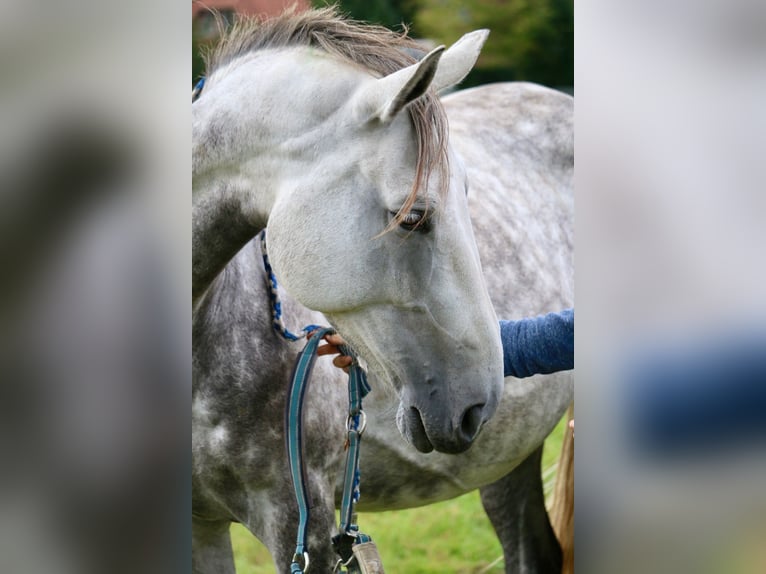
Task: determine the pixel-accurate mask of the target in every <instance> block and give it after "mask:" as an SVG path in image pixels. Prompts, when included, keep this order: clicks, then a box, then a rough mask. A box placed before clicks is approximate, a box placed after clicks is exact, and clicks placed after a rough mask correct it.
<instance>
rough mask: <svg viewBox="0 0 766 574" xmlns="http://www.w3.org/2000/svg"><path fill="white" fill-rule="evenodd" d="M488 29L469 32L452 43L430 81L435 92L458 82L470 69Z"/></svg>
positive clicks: (485, 38) (485, 39)
mask: <svg viewBox="0 0 766 574" xmlns="http://www.w3.org/2000/svg"><path fill="white" fill-rule="evenodd" d="M487 36H489V30H475V31H474V32H469V33H468V34H466V35H465V36H463V37H462V38H460V40H458V41H457V42H455V43H454V44H452V46H450V48H449V50H447V51H446V52H444V56H443V57H442V59H441V61H440V62H439V69H438V70H436V76H435V77H434V80H433V82H432V84H431V85H432V86H433V88H434V90H436V91H437V92H438V91H439V90H443V89H444V88H449V87H451V86H454V85H455V84H458V83H460V82H461V81H462V80H463V78H465V77H466V76H467V75H468V72H470V71H471V68H473V66H474V64H475V63H476V59H477V58H478V57H479V52H481V48H482V46H484V42H486V41H487Z"/></svg>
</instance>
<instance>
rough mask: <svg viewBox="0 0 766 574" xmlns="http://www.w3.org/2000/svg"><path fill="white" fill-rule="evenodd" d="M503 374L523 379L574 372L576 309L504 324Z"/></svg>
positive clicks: (501, 333) (502, 334)
mask: <svg viewBox="0 0 766 574" xmlns="http://www.w3.org/2000/svg"><path fill="white" fill-rule="evenodd" d="M500 338H501V340H502V342H503V370H504V372H505V375H504V376H506V377H516V378H519V379H523V378H525V377H531V376H532V375H545V374H549V373H555V372H558V371H567V370H570V369H574V309H565V310H564V311H561V312H560V313H548V314H547V315H541V316H540V317H532V318H528V319H521V320H519V321H500Z"/></svg>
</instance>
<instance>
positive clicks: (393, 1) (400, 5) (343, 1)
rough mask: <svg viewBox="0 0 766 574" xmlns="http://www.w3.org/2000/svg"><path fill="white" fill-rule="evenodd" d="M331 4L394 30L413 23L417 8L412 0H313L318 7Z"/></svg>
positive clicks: (361, 18) (357, 17)
mask: <svg viewBox="0 0 766 574" xmlns="http://www.w3.org/2000/svg"><path fill="white" fill-rule="evenodd" d="M331 4H335V5H337V6H338V7H339V8H340V11H341V13H343V14H349V15H350V16H351V17H352V18H354V19H355V20H362V21H365V22H370V23H373V24H381V25H383V26H386V27H387V28H391V29H393V30H399V29H400V27H401V25H402V23H404V24H411V23H412V19H413V16H414V8H415V5H414V3H413V2H412V0H312V5H313V6H314V7H316V8H321V7H323V6H327V5H331Z"/></svg>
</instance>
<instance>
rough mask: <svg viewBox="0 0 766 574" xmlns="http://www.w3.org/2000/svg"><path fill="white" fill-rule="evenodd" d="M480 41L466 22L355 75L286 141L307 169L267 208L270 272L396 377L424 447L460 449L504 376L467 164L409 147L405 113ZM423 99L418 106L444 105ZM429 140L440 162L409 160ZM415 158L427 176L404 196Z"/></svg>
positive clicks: (466, 61)
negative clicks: (390, 67) (324, 112)
mask: <svg viewBox="0 0 766 574" xmlns="http://www.w3.org/2000/svg"><path fill="white" fill-rule="evenodd" d="M485 38H486V33H485V32H478V33H473V34H471V35H468V36H466V37H464V38H463V39H462V40H461V41H460V42H459V43H458V44H456V45H455V46H453V47H452V48H451V49H450V50H447V51H446V52H444V51H443V49H441V48H440V49H437V50H434V51H433V52H431V53H430V54H428V55H427V56H426V57H425V58H424V59H423V60H421V61H420V62H419V63H417V64H413V65H411V66H410V67H407V68H404V69H402V70H400V71H398V72H396V73H393V74H390V75H388V76H386V77H383V78H379V79H376V78H373V77H371V76H369V75H363V76H361V77H360V76H359V75H357V74H354V75H355V77H356V79H357V83H356V85H354V86H353V87H348V86H347V87H344V89H343V91H342V94H343V97H344V99H343V101H342V102H340V105H339V106H338V108H337V111H336V112H334V113H333V114H329V115H328V116H327V117H328V118H330V119H329V120H328V121H324V122H321V123H320V124H318V126H317V127H316V128H315V130H312V131H311V132H308V133H306V134H305V135H304V137H303V141H301V142H300V143H299V144H298V145H296V146H295V147H294V148H292V149H291V152H292V153H296V154H307V155H303V158H304V160H303V161H304V164H303V169H302V170H300V171H294V172H293V173H291V174H289V176H288V177H285V178H284V179H282V181H281V184H282V186H283V189H282V190H281V191H280V192H279V193H278V196H277V199H276V202H275V204H274V206H273V209H272V211H271V214H270V217H269V231H268V245H269V253H270V257H271V260H272V263H273V266H274V270H275V272H276V274H277V276H278V278H279V279H280V281H281V282H282V284H283V285H284V286H285V288H286V289H287V290H288V291H289V292H290V293H291V294H292V295H293V296H294V297H295V298H297V299H298V300H299V301H301V303H303V304H304V305H306V306H308V307H310V308H313V309H316V310H320V311H322V312H324V313H325V314H326V315H327V317H328V318H329V320H330V321H331V322H332V323H333V324H334V325H335V326H336V328H337V329H338V330H339V332H340V333H341V334H342V335H343V336H344V337H345V338H346V340H347V341H349V343H350V344H351V345H352V346H353V347H354V348H355V350H356V351H357V352H358V353H359V355H360V356H361V357H362V358H363V359H364V360H365V361H366V362H367V364H368V367H369V370H370V373H371V375H372V378H373V380H374V381H381V380H384V381H389V382H391V383H393V385H394V386H395V388H396V389H397V390H398V392H399V396H400V406H399V411H398V413H397V422H398V423H399V428H400V430H401V432H402V434H403V435H404V436H405V437H406V438H407V439H408V440H409V441H410V442H411V443H412V444H413V445H414V446H415V447H416V448H417V449H418V450H420V451H422V452H429V451H431V450H432V449H436V450H438V451H442V452H449V453H457V452H461V451H464V450H466V449H467V448H468V447H469V446H470V445H471V444H472V442H473V440H474V439H475V438H476V436H477V435H478V433H479V430H480V429H481V427H482V425H483V424H484V422H486V421H487V420H488V419H489V418H490V417H491V416H492V414H493V413H494V411H495V408H496V406H497V403H498V399H499V396H500V391H501V387H502V381H503V373H502V365H503V361H502V349H501V344H500V337H499V329H498V324H497V319H496V317H495V313H494V311H493V308H492V305H491V303H490V299H489V295H488V293H487V290H486V287H485V283H484V279H483V276H482V272H481V265H480V262H479V256H478V252H477V248H476V245H475V242H474V237H473V232H472V228H471V223H470V220H469V214H468V208H467V202H466V190H467V183H466V176H465V171H464V169H463V168H462V166H461V164H460V162H459V160H458V159H457V158H455V157H454V156H453V155H451V153H450V152H449V149H448V146H447V142H446V141H436V142H435V143H434V142H433V141H428V138H438V136H439V134H438V132H436V133H431V134H429V133H425V134H421V138H422V139H424V140H425V143H422V144H421V145H420V146H419V144H418V139H417V137H418V136H417V135H416V129H415V127H414V124H413V118H412V115H411V114H409V113H407V108H408V106H411V105H413V103H417V102H421V104H422V98H423V97H424V94H426V93H427V90H428V89H429V86H430V87H431V88H436V89H440V88H443V87H446V86H448V85H452V84H454V83H456V82H457V81H460V80H461V79H462V78H463V77H464V76H465V74H467V73H468V71H469V70H470V68H471V67H472V66H473V63H474V62H475V60H476V57H477V56H478V53H479V50H480V48H481V45H482V44H483V42H484V40H485ZM335 65H337V64H335ZM318 66H319V67H321V64H320V65H318ZM344 74H347V72H343V73H342V74H341V77H342V78H343V81H347V78H346V76H345V75H344ZM326 81H327V82H328V83H331V82H332V78H328V79H327V80H326ZM336 95H339V94H337V93H336ZM322 97H324V96H323V95H322V93H321V88H318V89H317V95H316V98H317V99H319V98H322ZM430 97H431V98H432V99H431V101H430V102H429V107H428V108H427V109H428V112H427V113H430V114H440V113H442V112H441V108H440V107H439V105H438V103H437V102H436V101H435V99H434V97H433V92H431V95H430ZM314 105H316V103H315V104H314ZM431 121H437V122H438V121H442V122H444V121H445V120H444V119H443V118H437V117H434V118H432V119H430V120H429V122H431ZM427 124H428V122H427ZM428 129H435V128H434V127H433V126H432V125H430V124H428V125H427V127H426V130H428ZM442 137H443V138H445V139H446V129H445V130H444V131H443V132H442ZM428 145H431V146H433V147H432V151H433V154H432V155H433V157H432V158H431V159H432V162H433V163H434V165H436V164H438V162H439V160H440V159H443V160H446V159H447V155H448V154H449V163H448V165H447V164H446V163H445V164H443V165H442V167H443V168H445V169H441V170H440V169H437V168H435V167H434V165H429V166H425V167H423V166H422V164H421V165H420V166H419V154H421V155H422V154H423V153H424V151H423V146H428ZM419 147H420V148H421V149H419ZM434 150H435V151H434ZM440 154H442V155H443V157H442V158H439V157H437V156H439V155H440ZM307 157H308V159H306V158H307ZM424 169H425V170H429V171H431V173H430V177H429V178H425V177H420V182H419V183H420V184H421V185H420V186H419V189H417V190H416V192H415V193H413V184H414V183H415V182H417V181H418V179H419V176H418V174H417V172H418V171H421V175H422V171H423V170H424ZM426 180H427V183H426ZM416 187H417V186H416Z"/></svg>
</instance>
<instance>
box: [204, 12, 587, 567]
mask: <svg viewBox="0 0 766 574" xmlns="http://www.w3.org/2000/svg"><path fill="white" fill-rule="evenodd" d="M485 38H486V33H483V32H478V33H473V34H470V35H468V36H466V37H464V38H463V39H462V40H461V41H460V42H458V43H457V44H456V45H455V46H453V47H452V48H450V49H449V50H446V51H444V50H443V49H437V50H435V51H433V52H431V53H430V54H428V55H427V56H426V57H425V58H423V59H422V60H421V61H420V62H417V63H415V62H414V60H412V59H411V58H410V57H409V56H407V55H406V53H405V50H404V48H411V49H412V48H416V46H415V45H414V44H413V43H411V41H409V40H407V39H406V38H403V37H401V36H398V35H395V34H393V33H390V32H388V31H386V30H384V29H380V28H370V27H366V26H361V25H358V24H356V23H353V22H348V21H345V20H343V19H341V18H339V17H338V16H337V15H336V14H335V13H334V12H333V11H332V10H322V11H312V12H307V13H302V14H298V15H295V14H290V15H286V16H284V17H282V18H278V19H275V20H271V21H269V22H268V23H265V24H257V23H253V22H244V23H241V24H240V25H238V26H237V27H236V28H235V29H234V31H233V32H232V33H231V34H230V35H229V36H228V37H227V38H226V39H225V40H224V42H223V43H222V47H221V48H220V49H219V51H218V52H217V54H216V55H214V57H213V59H212V61H211V63H210V67H209V70H208V73H209V77H208V80H207V84H206V86H205V88H204V91H203V92H202V93H201V95H200V97H199V99H198V100H197V102H196V103H195V104H194V106H193V152H192V153H193V166H194V192H193V249H194V254H193V283H192V304H193V310H192V312H193V357H194V358H193V360H194V365H193V367H194V369H193V371H194V382H193V404H192V417H193V434H192V451H193V475H192V484H193V495H192V496H193V500H192V503H193V505H192V513H193V517H192V521H193V569H194V571H195V572H233V571H234V566H233V559H232V552H231V543H230V540H229V534H228V528H229V525H230V523H231V522H241V523H243V524H244V525H245V526H247V528H248V529H249V530H250V531H251V532H253V534H254V535H255V536H257V537H258V538H259V539H260V540H261V541H262V542H263V543H264V544H265V545H266V546H267V547H268V548H269V550H270V552H271V553H272V557H273V558H274V561H275V565H276V567H277V571H278V572H287V571H289V564H290V556H291V555H292V551H293V548H294V540H295V528H296V523H297V509H296V505H295V500H294V495H293V493H292V491H291V489H290V487H289V481H290V479H289V472H288V468H287V460H286V454H285V448H284V426H283V425H284V423H283V413H284V410H285V389H286V384H287V379H288V377H289V375H290V372H291V370H292V363H293V362H294V360H295V355H296V353H297V351H298V350H299V349H300V344H298V343H292V342H288V341H285V340H283V339H282V338H280V337H279V335H277V333H276V332H275V331H274V330H273V328H272V319H271V305H270V294H269V289H268V286H267V283H266V280H265V276H264V269H263V264H262V262H261V258H260V244H259V242H258V241H257V240H254V238H255V237H256V234H257V233H258V232H259V231H260V230H261V228H263V227H265V226H266V225H267V224H268V235H267V242H268V249H269V254H270V256H271V259H272V262H273V264H274V269H275V272H276V274H277V276H278V277H279V279H280V281H281V282H282V284H283V286H284V287H285V292H283V293H282V296H283V312H284V315H285V317H286V318H287V320H288V321H289V322H291V323H293V324H295V325H302V324H306V323H325V324H327V323H329V324H332V325H333V326H334V327H336V328H337V329H338V330H339V332H340V333H341V334H342V335H343V336H344V338H346V340H347V341H349V343H350V344H351V346H352V347H353V348H354V349H355V350H356V351H357V352H358V354H359V355H360V357H361V358H362V360H363V361H364V362H365V363H366V366H367V369H368V372H369V377H370V382H371V384H372V385H373V388H374V391H373V393H372V394H371V395H370V396H369V397H368V399H367V401H366V405H365V410H366V412H367V415H368V430H367V433H366V434H365V439H364V444H363V448H362V461H361V469H362V476H363V479H362V480H363V483H362V484H363V486H362V490H363V497H362V501H361V504H360V507H359V509H360V510H375V509H393V508H404V507H407V506H414V505H422V504H428V503H430V502H433V501H436V500H442V499H445V498H449V497H452V496H456V495H458V494H461V493H463V492H466V491H469V490H472V489H475V488H479V487H484V491H483V500H484V503H485V508H487V511H488V513H489V515H490V518H491V519H492V520H493V524H494V525H495V527H496V529H497V531H498V534H499V535H500V538H501V541H502V542H503V547H504V550H505V553H506V570H507V571H508V572H526V571H529V572H531V571H535V572H549V571H551V572H552V571H556V569H557V568H558V569H560V560H561V559H560V550H559V548H558V544H557V542H556V539H555V537H554V535H553V532H552V530H551V527H550V524H549V522H548V518H547V514H546V512H545V508H544V505H543V499H542V489H541V484H540V469H539V456H540V452H541V448H542V442H543V440H544V438H545V436H547V434H548V433H549V432H550V430H551V429H552V428H553V426H554V425H555V424H556V422H557V421H558V419H559V418H560V417H561V415H562V413H563V411H564V410H565V409H566V406H567V405H568V404H569V403H570V402H571V400H572V381H571V376H564V375H561V376H554V377H533V378H531V379H528V380H525V381H515V380H511V379H509V380H507V381H506V382H505V384H504V385H503V383H502V372H499V370H500V369H501V367H502V359H501V349H500V345H499V334H498V330H497V322H496V315H495V313H494V311H493V307H492V305H491V303H490V295H489V293H492V297H493V299H492V301H493V302H494V304H495V306H496V307H497V309H499V310H500V315H501V316H502V317H505V318H512V317H514V316H520V315H525V314H532V313H536V312H541V311H544V310H549V309H552V308H558V307H561V306H564V305H570V304H571V283H570V281H571V248H572V237H571V212H572V205H571V203H572V195H571V171H572V153H571V145H572V141H571V140H572V138H571V130H572V125H571V107H572V105H571V98H568V97H566V96H563V95H561V94H558V93H556V92H552V91H550V90H545V89H543V88H539V87H533V86H526V85H522V86H508V85H505V86H498V87H494V88H482V89H479V90H477V91H475V92H471V91H469V92H463V93H458V94H456V95H454V96H450V97H449V98H448V99H447V101H446V102H445V105H446V108H447V110H448V113H449V121H450V131H449V134H447V130H446V121H445V118H444V115H443V114H444V112H443V111H442V107H441V105H440V103H439V102H438V100H437V99H436V98H435V96H434V92H435V90H436V89H441V88H445V87H448V86H450V85H453V84H455V83H457V82H459V81H460V80H461V79H462V78H463V77H464V76H465V74H466V73H467V72H468V70H470V68H471V66H472V65H473V63H474V62H475V59H476V57H477V56H478V52H479V49H480V47H481V45H482V44H483V42H484V39H485ZM461 158H462V159H461ZM469 186H470V193H469ZM467 194H468V196H469V197H471V198H472V200H471V201H472V204H471V216H472V219H473V229H475V230H476V233H477V234H478V237H479V238H480V241H479V242H478V244H479V249H481V250H482V251H483V252H482V258H483V260H484V262H485V270H484V271H485V275H486V277H487V279H486V281H487V284H488V285H489V287H490V291H489V292H488V291H487V287H486V285H485V279H484V276H483V275H482V273H481V269H480V265H479V254H478V249H477V246H476V244H475V243H474V238H473V231H472V226H471V222H470V220H469V208H468V206H467V204H466V195H467ZM488 263H489V266H487V264H488ZM288 293H289V295H288ZM308 308H311V309H315V310H316V311H309V310H308ZM319 311H321V312H322V313H319ZM328 363H329V362H328V361H319V362H318V364H317V367H316V369H315V378H314V380H312V383H311V385H310V387H309V390H308V393H307V397H306V411H307V417H306V421H305V429H304V432H305V435H306V452H307V457H306V458H307V462H306V466H307V469H306V472H307V477H308V482H309V488H310V490H311V495H312V498H313V502H314V508H313V510H312V519H311V522H310V524H309V547H310V549H311V561H312V569H316V570H315V571H319V572H329V571H330V570H332V568H333V565H334V563H335V560H334V557H333V552H332V549H331V547H330V544H329V538H330V534H331V533H332V532H333V528H334V526H333V519H334V512H333V509H334V507H335V504H336V501H337V500H338V496H337V489H338V483H339V478H340V473H341V466H342V461H343V442H344V437H345V424H344V423H345V414H344V412H343V409H344V406H345V405H346V402H347V400H346V397H345V396H344V395H345V393H344V385H343V382H342V378H343V376H342V373H339V372H338V371H337V370H336V369H334V368H332V367H331V366H329V364H328ZM498 405H499V410H498ZM496 411H497V412H496ZM493 414H495V416H494V418H491V417H492V415H493ZM474 443H475V444H474ZM472 445H473V446H472ZM469 447H471V448H470V449H469ZM433 451H436V452H433ZM373 534H374V533H373Z"/></svg>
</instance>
